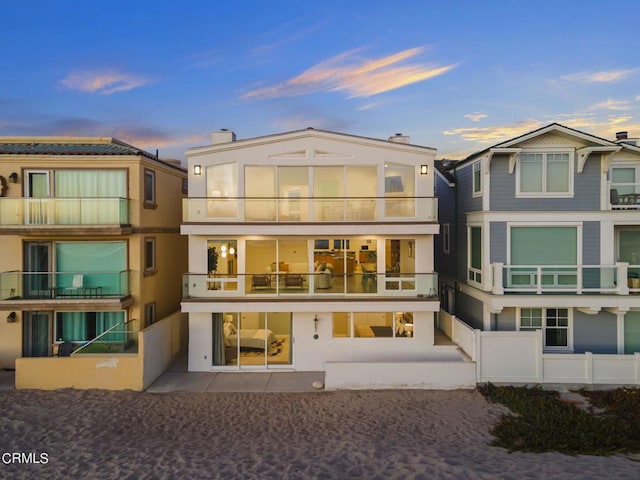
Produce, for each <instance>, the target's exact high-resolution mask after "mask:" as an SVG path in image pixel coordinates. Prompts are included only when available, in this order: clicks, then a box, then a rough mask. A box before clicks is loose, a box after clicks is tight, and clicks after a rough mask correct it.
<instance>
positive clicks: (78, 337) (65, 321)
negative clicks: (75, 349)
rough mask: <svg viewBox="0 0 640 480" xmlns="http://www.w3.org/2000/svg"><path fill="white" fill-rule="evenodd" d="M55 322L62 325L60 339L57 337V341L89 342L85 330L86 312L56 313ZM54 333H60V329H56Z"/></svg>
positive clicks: (86, 329) (86, 330)
mask: <svg viewBox="0 0 640 480" xmlns="http://www.w3.org/2000/svg"><path fill="white" fill-rule="evenodd" d="M56 321H57V322H61V323H62V327H61V329H62V337H61V338H60V336H58V337H59V338H58V341H64V342H84V341H87V340H91V339H90V338H87V337H88V336H89V332H88V328H87V323H88V322H87V312H58V313H57V314H56ZM56 332H60V327H56Z"/></svg>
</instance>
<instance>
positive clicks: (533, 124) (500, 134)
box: [442, 120, 542, 144]
mask: <svg viewBox="0 0 640 480" xmlns="http://www.w3.org/2000/svg"><path fill="white" fill-rule="evenodd" d="M541 126H542V124H541V123H540V122H539V121H538V120H523V121H520V122H516V123H513V124H511V125H496V126H490V127H473V128H455V129H453V130H444V131H443V132H442V133H443V134H444V135H457V136H459V137H460V138H461V139H463V140H466V141H469V142H478V143H483V144H484V143H487V142H498V141H501V140H508V139H509V138H512V137H516V136H518V135H522V134H523V133H526V132H528V131H531V130H535V129H536V128H540V127H541Z"/></svg>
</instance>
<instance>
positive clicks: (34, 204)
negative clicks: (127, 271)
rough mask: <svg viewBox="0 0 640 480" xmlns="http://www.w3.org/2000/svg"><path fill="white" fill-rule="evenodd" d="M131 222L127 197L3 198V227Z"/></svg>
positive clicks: (0, 223) (0, 201)
mask: <svg viewBox="0 0 640 480" xmlns="http://www.w3.org/2000/svg"><path fill="white" fill-rule="evenodd" d="M128 224H129V200H127V199H126V198H9V197H5V198H0V229H4V228H11V227H31V226H54V227H57V226H60V227H69V226H78V225H86V226H95V225H98V226H106V225H118V226H120V225H128Z"/></svg>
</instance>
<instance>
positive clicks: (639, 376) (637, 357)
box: [633, 352, 640, 385]
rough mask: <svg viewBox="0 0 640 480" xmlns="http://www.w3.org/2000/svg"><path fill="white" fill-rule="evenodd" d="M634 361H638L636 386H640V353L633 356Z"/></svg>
mask: <svg viewBox="0 0 640 480" xmlns="http://www.w3.org/2000/svg"><path fill="white" fill-rule="evenodd" d="M633 359H634V360H635V361H636V362H635V366H636V385H640V353H638V352H635V353H634V354H633Z"/></svg>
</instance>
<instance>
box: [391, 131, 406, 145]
mask: <svg viewBox="0 0 640 480" xmlns="http://www.w3.org/2000/svg"><path fill="white" fill-rule="evenodd" d="M389 141H390V142H393V143H407V144H408V143H410V141H411V137H409V136H408V135H403V134H401V133H396V134H395V135H394V136H392V137H389Z"/></svg>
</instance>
